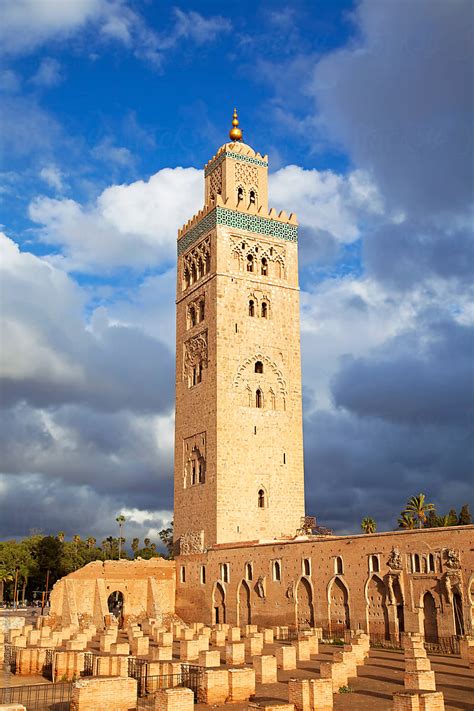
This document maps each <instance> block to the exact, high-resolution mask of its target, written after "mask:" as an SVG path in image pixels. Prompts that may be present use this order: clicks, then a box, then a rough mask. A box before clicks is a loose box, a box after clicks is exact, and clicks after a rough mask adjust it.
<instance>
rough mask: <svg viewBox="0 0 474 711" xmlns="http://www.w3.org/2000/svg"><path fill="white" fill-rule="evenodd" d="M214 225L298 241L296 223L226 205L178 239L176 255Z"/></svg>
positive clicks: (215, 210) (216, 208)
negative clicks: (251, 213)
mask: <svg viewBox="0 0 474 711" xmlns="http://www.w3.org/2000/svg"><path fill="white" fill-rule="evenodd" d="M216 225H224V226H225V227H235V228H236V229H239V230H246V231H247V232H256V233H257V234H261V235H269V236H270V237H278V238H279V239H284V240H286V241H287V242H297V241H298V227H297V226H296V225H289V224H287V223H285V222H279V221H278V220H272V219H271V218H268V217H261V216H260V215H249V214H247V213H246V212H238V211H237V210H229V208H227V207H215V208H214V209H213V210H212V211H211V212H210V213H209V214H208V215H206V217H204V218H203V219H202V220H201V221H200V222H198V223H197V225H195V226H194V227H192V228H191V229H190V230H189V231H188V232H186V234H185V235H184V236H183V237H182V238H181V239H180V240H179V241H178V255H180V254H183V252H185V251H186V250H187V248H188V247H190V246H191V245H192V244H193V243H194V242H196V240H198V239H199V237H201V235H203V234H205V233H206V232H209V230H212V228H213V227H216Z"/></svg>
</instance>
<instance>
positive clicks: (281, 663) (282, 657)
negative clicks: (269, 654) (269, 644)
mask: <svg viewBox="0 0 474 711" xmlns="http://www.w3.org/2000/svg"><path fill="white" fill-rule="evenodd" d="M275 656H276V660H277V667H278V669H283V670H286V671H288V670H291V669H296V649H295V648H294V647H292V646H288V647H277V650H276V652H275Z"/></svg>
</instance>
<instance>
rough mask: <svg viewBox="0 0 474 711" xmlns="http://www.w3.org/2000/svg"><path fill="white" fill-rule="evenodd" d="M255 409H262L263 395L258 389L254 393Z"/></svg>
mask: <svg viewBox="0 0 474 711" xmlns="http://www.w3.org/2000/svg"><path fill="white" fill-rule="evenodd" d="M255 407H259V408H261V407H263V394H262V391H261V390H260V388H259V389H258V390H257V392H256V393H255Z"/></svg>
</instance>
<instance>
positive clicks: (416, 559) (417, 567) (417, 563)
mask: <svg viewBox="0 0 474 711" xmlns="http://www.w3.org/2000/svg"><path fill="white" fill-rule="evenodd" d="M413 572H414V573H421V563H420V556H419V555H418V553H415V555H414V556H413Z"/></svg>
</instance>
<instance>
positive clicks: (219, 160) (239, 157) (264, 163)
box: [204, 151, 268, 178]
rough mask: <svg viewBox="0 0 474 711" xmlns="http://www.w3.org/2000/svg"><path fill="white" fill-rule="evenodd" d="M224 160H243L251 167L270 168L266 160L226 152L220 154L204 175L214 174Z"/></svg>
mask: <svg viewBox="0 0 474 711" xmlns="http://www.w3.org/2000/svg"><path fill="white" fill-rule="evenodd" d="M224 158H233V159H234V160H241V161H243V162H244V163H250V164H251V165H261V166H262V168H268V162H267V161H266V160H260V159H259V158H252V157H251V156H244V155H242V153H233V152H231V151H224V152H223V153H221V154H220V156H219V157H218V158H216V160H215V161H214V162H213V163H211V165H209V166H208V167H207V168H206V170H205V171H204V175H205V176H206V178H207V176H208V175H209V173H212V171H213V170H214V168H216V167H217V166H218V165H219V164H220V163H222V161H223V160H224Z"/></svg>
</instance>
